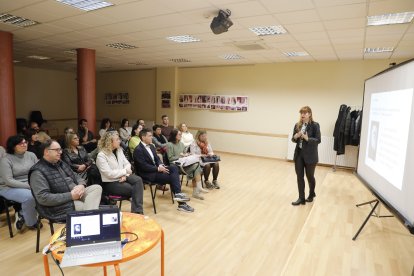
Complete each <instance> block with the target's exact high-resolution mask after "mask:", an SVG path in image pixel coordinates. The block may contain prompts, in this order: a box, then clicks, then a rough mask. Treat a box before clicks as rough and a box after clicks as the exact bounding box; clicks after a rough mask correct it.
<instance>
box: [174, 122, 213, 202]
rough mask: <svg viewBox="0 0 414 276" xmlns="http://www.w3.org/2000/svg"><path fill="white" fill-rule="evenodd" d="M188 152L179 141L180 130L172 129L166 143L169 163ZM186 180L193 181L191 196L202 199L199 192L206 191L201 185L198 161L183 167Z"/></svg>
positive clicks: (187, 154) (186, 154)
mask: <svg viewBox="0 0 414 276" xmlns="http://www.w3.org/2000/svg"><path fill="white" fill-rule="evenodd" d="M189 155H190V154H189V153H188V152H187V151H186V150H185V146H184V144H183V143H182V142H181V131H179V130H178V129H176V128H175V129H173V130H172V131H171V134H170V139H169V142H168V144H167V156H168V161H169V162H170V164H173V162H174V161H177V160H178V159H179V158H181V157H186V156H189ZM183 169H184V171H185V173H186V175H187V179H188V180H192V182H193V197H194V198H197V199H204V197H203V196H202V195H201V193H202V192H203V193H208V191H207V190H204V189H203V187H202V185H201V167H200V163H198V162H197V163H194V164H192V165H189V166H186V167H184V168H183Z"/></svg>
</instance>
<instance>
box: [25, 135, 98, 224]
mask: <svg viewBox="0 0 414 276" xmlns="http://www.w3.org/2000/svg"><path fill="white" fill-rule="evenodd" d="M42 152H43V158H42V159H40V160H39V162H37V163H36V165H34V166H33V167H32V168H31V169H30V172H29V179H30V186H31V188H32V190H33V194H34V196H35V198H36V200H37V202H38V203H39V205H40V206H38V207H39V208H41V209H42V211H43V212H44V213H45V214H46V216H48V217H49V218H51V219H54V220H58V221H63V220H65V219H66V213H67V212H70V211H74V210H76V211H82V210H93V209H98V208H99V203H100V201H101V194H102V187H101V186H99V185H96V184H95V185H91V186H88V187H86V183H85V181H84V180H83V179H82V178H81V177H80V176H78V175H77V174H75V173H73V171H72V169H71V168H70V166H69V165H68V164H66V163H65V162H62V161H61V154H62V148H61V147H60V145H59V143H58V142H56V141H55V140H47V141H46V142H45V143H43V144H42Z"/></svg>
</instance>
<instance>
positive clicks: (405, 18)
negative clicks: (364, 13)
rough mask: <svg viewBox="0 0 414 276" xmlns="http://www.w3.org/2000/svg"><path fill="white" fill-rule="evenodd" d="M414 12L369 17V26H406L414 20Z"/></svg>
mask: <svg viewBox="0 0 414 276" xmlns="http://www.w3.org/2000/svg"><path fill="white" fill-rule="evenodd" d="M413 17H414V12H401V13H389V14H381V15H373V16H368V23H367V25H368V26H379V25H390V24H404V23H410V22H411V20H413Z"/></svg>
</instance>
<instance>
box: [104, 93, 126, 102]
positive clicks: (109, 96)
mask: <svg viewBox="0 0 414 276" xmlns="http://www.w3.org/2000/svg"><path fill="white" fill-rule="evenodd" d="M105 104H129V94H128V93H127V92H120V93H105Z"/></svg>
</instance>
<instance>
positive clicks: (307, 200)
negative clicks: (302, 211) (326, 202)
mask: <svg viewBox="0 0 414 276" xmlns="http://www.w3.org/2000/svg"><path fill="white" fill-rule="evenodd" d="M314 197H316V194H311V195H309V196H308V198H307V199H306V202H312V201H313V198H314Z"/></svg>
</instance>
